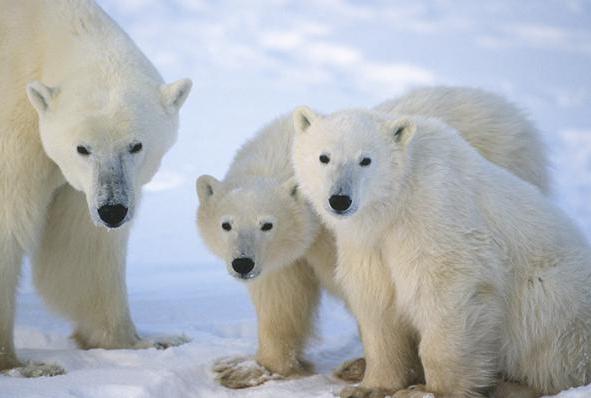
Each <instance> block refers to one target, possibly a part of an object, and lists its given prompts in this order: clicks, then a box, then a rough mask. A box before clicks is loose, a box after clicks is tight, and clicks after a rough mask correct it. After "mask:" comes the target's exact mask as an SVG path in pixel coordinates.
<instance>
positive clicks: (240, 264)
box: [232, 257, 254, 275]
mask: <svg viewBox="0 0 591 398" xmlns="http://www.w3.org/2000/svg"><path fill="white" fill-rule="evenodd" d="M232 268H234V271H236V272H238V273H239V274H240V275H247V274H248V273H249V272H250V271H252V269H253V268H254V261H252V259H250V258H248V257H240V258H235V259H234V260H233V261H232Z"/></svg>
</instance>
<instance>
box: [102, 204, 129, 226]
mask: <svg viewBox="0 0 591 398" xmlns="http://www.w3.org/2000/svg"><path fill="white" fill-rule="evenodd" d="M98 214H99V217H100V218H101V220H103V221H104V222H105V224H107V226H108V227H110V228H117V227H118V226H120V225H121V223H122V222H123V220H124V219H125V216H126V215H127V207H125V206H123V205H104V206H101V207H99V209H98Z"/></svg>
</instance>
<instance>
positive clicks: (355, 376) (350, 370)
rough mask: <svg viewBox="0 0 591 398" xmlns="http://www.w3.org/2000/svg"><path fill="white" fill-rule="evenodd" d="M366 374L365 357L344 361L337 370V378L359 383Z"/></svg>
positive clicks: (335, 373) (335, 372)
mask: <svg viewBox="0 0 591 398" xmlns="http://www.w3.org/2000/svg"><path fill="white" fill-rule="evenodd" d="M364 374H365V358H356V359H352V360H350V361H346V362H344V363H343V364H342V365H341V366H339V367H338V368H337V369H336V370H335V371H334V375H335V377H336V378H338V379H340V380H343V381H346V382H348V383H359V382H361V380H363V375H364Z"/></svg>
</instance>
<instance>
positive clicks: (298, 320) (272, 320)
mask: <svg viewBox="0 0 591 398" xmlns="http://www.w3.org/2000/svg"><path fill="white" fill-rule="evenodd" d="M377 109H390V110H391V112H393V113H396V112H398V110H399V109H404V111H405V112H406V113H411V114H420V115H427V116H437V117H441V118H445V119H446V120H448V122H449V123H451V124H452V125H457V126H458V128H460V129H461V133H462V135H463V136H464V137H466V139H467V140H468V141H469V142H470V143H472V144H474V145H475V146H476V147H477V149H478V150H480V151H481V152H482V153H483V154H484V155H485V156H487V157H488V158H489V159H490V160H492V161H494V162H497V163H498V164H501V165H504V166H506V167H507V168H508V169H509V170H511V171H512V172H515V173H516V174H517V175H520V176H523V178H525V179H526V180H528V181H531V182H532V183H534V184H537V185H538V186H539V187H540V188H541V189H543V190H546V189H547V185H548V183H547V175H546V160H545V155H544V152H543V151H542V145H541V143H540V142H539V137H538V136H537V135H536V133H535V130H534V129H533V127H531V125H530V124H529V122H528V121H527V120H526V119H525V118H524V117H523V116H522V115H521V114H520V112H519V111H517V110H516V109H515V108H514V107H512V106H511V105H509V104H507V103H506V102H504V101H503V100H502V99H500V98H498V97H496V96H494V95H492V94H489V93H485V92H482V91H479V90H474V89H468V88H455V89H454V88H443V87H435V88H426V89H421V90H417V91H414V92H411V93H409V94H407V95H405V96H403V97H401V98H399V99H396V100H392V101H389V102H387V103H385V104H383V105H380V106H379V107H378V108H377ZM294 134H295V131H294V126H293V123H292V121H291V118H285V117H283V118H280V119H278V120H276V121H274V122H272V123H271V124H269V125H268V126H266V127H265V128H264V129H262V130H261V131H260V132H259V133H258V134H257V135H256V136H255V138H253V139H252V140H251V141H249V142H248V143H246V144H245V145H244V146H243V147H242V148H241V149H240V151H239V152H238V153H237V155H236V157H235V159H234V161H233V163H232V165H231V166H230V169H229V171H228V173H227V175H226V177H225V179H224V181H223V182H221V181H218V180H216V179H215V178H213V177H210V176H202V177H200V178H199V180H198V182H197V191H198V193H199V197H200V207H199V210H198V226H199V229H200V232H201V235H202V237H203V239H204V240H205V243H206V244H207V246H208V247H209V248H210V249H211V250H212V252H213V253H215V254H216V255H217V256H219V257H220V258H221V259H223V260H224V262H225V263H226V264H227V267H228V272H229V273H230V274H231V275H233V276H236V277H237V276H238V275H237V274H236V273H235V272H234V271H233V270H232V268H231V265H230V264H231V262H232V260H233V259H234V258H236V257H238V256H241V255H248V256H251V257H254V259H255V263H256V266H255V269H254V270H253V272H252V275H251V277H252V279H250V282H249V283H248V285H247V286H248V288H249V291H250V293H251V296H252V298H253V301H254V303H255V306H256V308H257V313H258V314H259V337H260V338H259V352H258V355H257V359H258V362H259V363H260V364H262V365H263V366H265V367H267V368H268V369H270V370H272V371H273V372H277V373H280V374H282V375H285V376H289V375H293V374H301V373H302V372H303V370H305V367H304V366H303V365H302V361H301V359H300V354H301V351H302V350H303V347H304V344H305V342H306V338H307V337H308V335H309V334H310V332H311V330H312V321H313V314H314V311H315V309H316V305H317V301H318V295H319V289H320V288H325V289H328V291H329V292H331V293H332V294H334V295H336V296H338V297H341V298H344V295H343V292H342V289H341V287H340V286H339V284H338V283H336V280H335V278H334V267H335V264H336V251H335V243H334V237H333V235H332V233H329V232H328V231H327V230H326V228H325V227H324V226H322V224H321V223H320V220H319V219H318V217H317V215H316V214H315V213H314V212H313V211H311V209H310V207H309V204H308V202H307V201H305V200H303V199H302V198H301V195H300V193H299V192H298V188H297V187H296V185H295V183H294V182H293V169H292V166H291V163H290V158H289V157H290V156H289V154H290V152H291V147H292V141H293V137H294ZM515 148H519V150H520V156H521V158H519V159H523V160H515V158H514V156H513V153H514V152H513V151H514V149H515ZM509 151H510V152H509ZM310 167H315V164H314V165H312V166H310ZM310 170H313V168H311V169H310ZM304 172H305V171H304ZM265 220H272V221H273V223H274V228H273V230H271V231H268V232H263V231H260V230H259V227H260V225H261V222H263V221H265ZM224 221H228V222H231V223H232V231H230V232H227V231H224V230H223V229H222V228H221V224H222V222H224ZM378 278H380V280H379V281H377V282H376V283H375V284H374V285H373V286H374V288H372V289H370V291H368V302H372V301H373V299H374V297H376V296H377V297H380V300H382V298H383V299H384V300H386V301H387V302H389V301H392V300H393V297H390V298H387V299H386V297H389V293H384V294H379V289H382V290H383V291H389V286H390V283H388V281H387V280H386V279H384V278H381V277H380V276H378ZM380 286H381V287H380ZM390 296H391V295H390ZM368 305H369V304H368ZM371 306H372V307H373V306H374V305H373V304H371ZM353 310H354V312H355V313H356V315H357V316H358V317H364V316H365V314H366V313H367V312H369V310H368V309H367V308H365V307H362V308H359V309H358V311H356V309H355V308H353ZM364 324H365V322H363V319H362V322H361V325H362V328H363V325H364ZM377 324H379V325H382V320H380V321H379V322H377V323H376V325H377ZM399 324H401V325H402V324H403V323H401V322H399ZM362 334H364V337H365V338H364V342H365V343H366V349H367V346H368V344H369V341H367V339H368V338H369V336H370V335H371V333H369V332H367V333H363V330H362ZM377 335H378V339H379V338H380V337H379V336H383V337H384V338H387V336H388V335H389V333H388V328H387V327H386V329H385V330H384V332H383V333H381V332H380V333H377ZM384 344H385V343H381V342H379V341H378V340H376V342H375V350H376V352H377V353H380V354H384V353H386V351H385V350H384V349H383V345H384ZM393 344H395V342H394V343H393ZM408 346H410V345H409V344H406V343H405V344H403V345H402V347H401V348H400V350H401V352H402V351H403V350H407V349H406V347H408ZM407 351H408V350H407ZM392 354H394V353H392ZM388 355H390V354H388ZM408 355H409V356H412V355H413V353H412V350H410V351H408ZM415 356H416V355H415ZM396 360H397V357H392V361H396ZM406 363H407V361H405V364H406ZM223 368H224V369H225V370H226V371H227V370H228V369H229V367H228V366H224V367H223ZM356 368H359V367H356ZM417 368H419V367H417ZM231 370H232V369H231V367H230V371H231ZM235 370H236V372H235V374H234V377H232V374H226V375H223V377H222V378H221V380H222V382H224V383H225V384H226V385H227V386H241V387H243V386H245V385H248V384H249V381H247V380H239V379H240V378H243V377H250V376H252V377H258V373H256V372H255V373H253V374H251V375H249V374H245V373H244V372H243V371H242V370H243V368H241V367H238V368H237V369H235ZM384 372H386V373H387V372H389V370H388V369H384ZM413 372H415V373H417V372H418V373H420V369H414V370H413ZM372 375H373V372H370V377H373V376H372ZM411 376H412V375H411ZM419 376H420V374H415V375H414V377H413V378H412V379H413V380H414V379H416V378H417V377H419ZM384 377H390V376H386V375H385V376H384ZM353 378H354V377H353ZM377 384H378V385H380V383H377Z"/></svg>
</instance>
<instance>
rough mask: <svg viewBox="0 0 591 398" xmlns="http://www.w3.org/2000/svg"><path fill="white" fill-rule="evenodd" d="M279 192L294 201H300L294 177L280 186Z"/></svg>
mask: <svg viewBox="0 0 591 398" xmlns="http://www.w3.org/2000/svg"><path fill="white" fill-rule="evenodd" d="M281 190H282V191H283V192H285V193H287V194H288V195H289V196H291V197H292V198H293V199H294V200H296V201H297V200H300V197H301V195H300V192H299V189H298V182H297V181H296V179H295V177H291V178H290V179H289V180H287V181H285V182H284V183H283V184H281Z"/></svg>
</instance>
